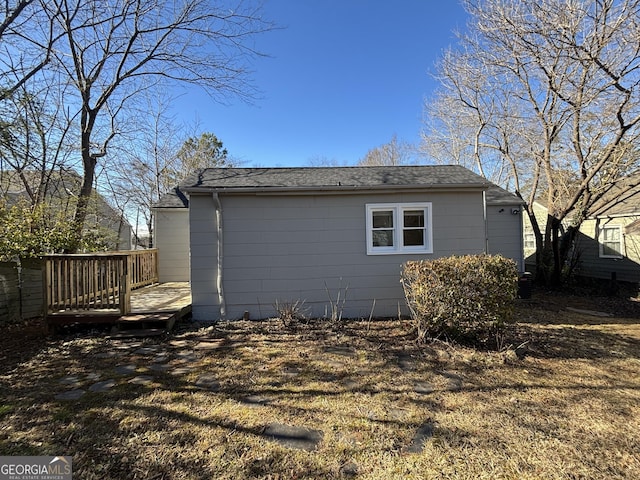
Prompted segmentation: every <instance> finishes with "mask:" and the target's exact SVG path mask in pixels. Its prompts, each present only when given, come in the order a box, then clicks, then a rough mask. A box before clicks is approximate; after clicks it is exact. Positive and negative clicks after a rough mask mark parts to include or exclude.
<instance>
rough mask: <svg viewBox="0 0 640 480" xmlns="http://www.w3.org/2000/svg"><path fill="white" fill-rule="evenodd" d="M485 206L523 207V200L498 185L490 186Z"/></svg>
mask: <svg viewBox="0 0 640 480" xmlns="http://www.w3.org/2000/svg"><path fill="white" fill-rule="evenodd" d="M485 195H486V199H487V205H524V203H525V202H524V200H522V199H521V198H520V197H518V196H516V195H515V194H513V193H511V192H509V191H507V190H505V189H504V188H502V187H499V186H498V185H491V187H489V189H488V190H487V193H486V194H485Z"/></svg>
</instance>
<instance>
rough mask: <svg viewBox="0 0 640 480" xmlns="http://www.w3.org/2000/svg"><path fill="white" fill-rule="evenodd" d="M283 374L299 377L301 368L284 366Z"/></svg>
mask: <svg viewBox="0 0 640 480" xmlns="http://www.w3.org/2000/svg"><path fill="white" fill-rule="evenodd" d="M282 374H283V375H284V376H285V377H297V376H298V375H300V369H298V368H296V367H284V368H283V369H282Z"/></svg>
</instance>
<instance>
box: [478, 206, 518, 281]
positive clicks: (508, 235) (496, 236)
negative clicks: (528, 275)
mask: <svg viewBox="0 0 640 480" xmlns="http://www.w3.org/2000/svg"><path fill="white" fill-rule="evenodd" d="M514 209H515V210H517V211H518V213H517V214H513V213H511V212H512V211H513V210H514ZM521 212H522V207H521V205H499V206H491V205H489V206H487V225H488V253H490V254H492V255H497V254H499V255H502V256H503V257H507V258H512V259H513V260H515V261H516V263H517V265H518V270H519V271H524V259H523V246H522V242H523V233H522V213H521Z"/></svg>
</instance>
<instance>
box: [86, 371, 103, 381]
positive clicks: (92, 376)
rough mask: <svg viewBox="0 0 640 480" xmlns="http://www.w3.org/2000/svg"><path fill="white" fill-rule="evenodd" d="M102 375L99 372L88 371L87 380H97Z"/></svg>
mask: <svg viewBox="0 0 640 480" xmlns="http://www.w3.org/2000/svg"><path fill="white" fill-rule="evenodd" d="M100 376H101V375H100V374H99V373H95V372H91V373H87V380H89V381H91V382H96V381H97V380H98V379H99V378H100Z"/></svg>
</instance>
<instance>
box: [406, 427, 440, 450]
mask: <svg viewBox="0 0 640 480" xmlns="http://www.w3.org/2000/svg"><path fill="white" fill-rule="evenodd" d="M431 437H433V424H432V423H431V422H426V423H424V424H422V425H421V426H420V427H419V428H418V430H417V431H416V433H415V435H414V436H413V440H412V441H411V444H410V445H409V446H408V447H407V448H406V449H405V450H404V451H405V452H406V453H420V452H422V449H423V448H424V444H425V442H426V441H427V440H428V439H430V438H431Z"/></svg>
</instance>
